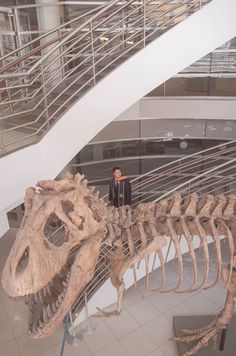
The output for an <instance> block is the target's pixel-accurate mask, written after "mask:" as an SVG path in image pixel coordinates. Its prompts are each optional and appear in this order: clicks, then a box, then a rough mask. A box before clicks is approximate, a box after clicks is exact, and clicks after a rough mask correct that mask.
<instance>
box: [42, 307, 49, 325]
mask: <svg viewBox="0 0 236 356" xmlns="http://www.w3.org/2000/svg"><path fill="white" fill-rule="evenodd" d="M48 320H49V319H48V314H47V310H46V309H45V308H43V321H44V322H45V323H47V322H48Z"/></svg>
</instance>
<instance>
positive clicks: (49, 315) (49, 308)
mask: <svg viewBox="0 0 236 356" xmlns="http://www.w3.org/2000/svg"><path fill="white" fill-rule="evenodd" d="M47 314H48V317H49V319H51V317H52V316H53V311H52V309H51V307H50V305H48V306H47Z"/></svg>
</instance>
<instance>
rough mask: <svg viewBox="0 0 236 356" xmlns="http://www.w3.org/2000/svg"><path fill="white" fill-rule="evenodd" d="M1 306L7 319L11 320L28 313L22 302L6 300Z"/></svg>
mask: <svg viewBox="0 0 236 356" xmlns="http://www.w3.org/2000/svg"><path fill="white" fill-rule="evenodd" d="M2 305H3V307H4V309H5V311H6V314H7V317H8V318H13V317H14V316H15V315H16V314H20V313H24V312H26V311H28V307H27V305H26V304H25V303H24V301H14V300H7V301H5V302H3V303H2Z"/></svg>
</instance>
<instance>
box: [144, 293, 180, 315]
mask: <svg viewBox="0 0 236 356" xmlns="http://www.w3.org/2000/svg"><path fill="white" fill-rule="evenodd" d="M151 300H152V302H153V304H154V305H155V306H156V307H157V308H158V309H159V310H160V313H165V312H166V311H167V310H169V309H171V308H173V307H175V306H176V305H178V304H180V303H181V301H180V300H179V299H178V298H177V297H176V294H175V293H153V294H152V295H151Z"/></svg>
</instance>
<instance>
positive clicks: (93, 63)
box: [89, 21, 96, 85]
mask: <svg viewBox="0 0 236 356" xmlns="http://www.w3.org/2000/svg"><path fill="white" fill-rule="evenodd" d="M89 25H90V39H91V52H92V70H93V83H94V85H95V84H96V71H95V59H94V42H93V41H94V39H93V25H92V21H90V24H89Z"/></svg>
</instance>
